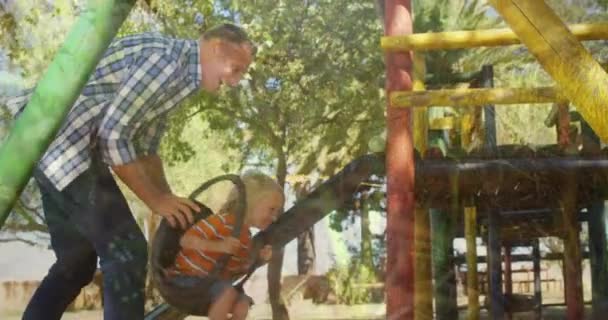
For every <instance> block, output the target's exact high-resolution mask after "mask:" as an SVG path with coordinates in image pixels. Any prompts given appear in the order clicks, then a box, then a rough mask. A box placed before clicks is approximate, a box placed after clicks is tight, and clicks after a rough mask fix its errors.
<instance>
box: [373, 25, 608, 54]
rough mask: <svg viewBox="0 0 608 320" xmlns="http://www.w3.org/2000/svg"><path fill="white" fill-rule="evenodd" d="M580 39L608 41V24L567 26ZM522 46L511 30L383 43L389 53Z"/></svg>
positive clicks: (416, 36) (421, 36)
mask: <svg viewBox="0 0 608 320" xmlns="http://www.w3.org/2000/svg"><path fill="white" fill-rule="evenodd" d="M568 28H569V29H570V32H572V34H573V35H574V36H575V37H576V38H577V39H578V40H581V41H583V40H605V39H608V23H597V24H575V25H570V26H568ZM514 44H521V41H520V40H519V38H518V37H517V34H516V33H514V32H513V31H512V30H511V29H508V28H503V29H487V30H472V31H448V32H434V33H431V32H429V33H416V34H412V35H407V36H387V37H383V38H382V40H381V41H380V45H381V46H382V49H384V50H387V51H409V50H413V51H421V50H441V49H464V48H477V47H496V46H508V45H514Z"/></svg>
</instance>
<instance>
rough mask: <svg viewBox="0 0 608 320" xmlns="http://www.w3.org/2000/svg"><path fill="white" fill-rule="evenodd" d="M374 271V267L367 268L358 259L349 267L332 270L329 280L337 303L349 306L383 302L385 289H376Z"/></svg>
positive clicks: (342, 266) (328, 276)
mask: <svg viewBox="0 0 608 320" xmlns="http://www.w3.org/2000/svg"><path fill="white" fill-rule="evenodd" d="M374 270H375V268H374V266H367V265H365V264H363V263H361V260H360V259H358V258H356V257H355V258H353V259H352V260H351V261H350V262H349V264H347V265H337V266H335V267H333V268H332V269H330V270H329V271H328V272H327V279H328V280H329V285H330V287H331V288H332V291H333V292H334V293H335V294H336V299H337V301H336V302H337V303H340V304H347V305H353V304H362V303H379V302H382V301H383V299H384V295H383V288H381V287H379V288H378V287H374V285H375V284H377V283H378V276H377V274H376V272H375V271H374Z"/></svg>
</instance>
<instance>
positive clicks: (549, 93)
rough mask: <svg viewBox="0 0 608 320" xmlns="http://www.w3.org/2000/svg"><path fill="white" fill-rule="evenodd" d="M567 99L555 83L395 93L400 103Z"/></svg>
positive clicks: (394, 100) (456, 104)
mask: <svg viewBox="0 0 608 320" xmlns="http://www.w3.org/2000/svg"><path fill="white" fill-rule="evenodd" d="M566 100H567V99H566V97H565V96H563V95H562V94H561V93H560V92H559V91H558V90H557V89H556V88H554V87H540V88H493V89H486V88H479V89H449V90H447V89H446V90H427V91H397V92H394V93H393V94H391V101H392V104H393V105H394V106H397V107H422V106H452V107H473V106H480V105H488V104H524V103H551V102H557V101H566Z"/></svg>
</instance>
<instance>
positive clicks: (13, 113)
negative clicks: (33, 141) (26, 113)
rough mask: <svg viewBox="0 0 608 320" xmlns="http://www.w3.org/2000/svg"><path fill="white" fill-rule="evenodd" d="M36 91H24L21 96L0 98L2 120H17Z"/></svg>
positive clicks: (0, 116)
mask: <svg viewBox="0 0 608 320" xmlns="http://www.w3.org/2000/svg"><path fill="white" fill-rule="evenodd" d="M33 92H34V89H33V88H31V89H27V90H24V91H22V92H21V93H20V94H19V95H16V96H9V97H6V98H1V97H0V119H2V118H4V117H9V118H13V119H15V118H17V117H18V116H19V115H20V114H21V112H23V110H24V109H25V106H26V105H27V103H28V102H29V101H30V98H31V97H32V93H33Z"/></svg>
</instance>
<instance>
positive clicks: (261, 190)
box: [219, 170, 284, 214]
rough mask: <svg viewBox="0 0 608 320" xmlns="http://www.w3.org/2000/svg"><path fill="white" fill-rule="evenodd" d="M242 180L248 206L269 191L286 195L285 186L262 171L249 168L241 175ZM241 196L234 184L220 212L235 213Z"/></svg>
mask: <svg viewBox="0 0 608 320" xmlns="http://www.w3.org/2000/svg"><path fill="white" fill-rule="evenodd" d="M241 180H242V181H243V184H244V185H245V193H246V194H247V204H248V206H251V204H252V203H255V202H256V201H258V200H259V199H260V196H261V195H263V194H265V193H268V192H277V193H279V194H281V195H282V196H284V193H283V188H282V187H281V186H280V185H279V183H278V182H277V181H276V180H275V179H273V178H271V177H269V176H268V175H266V174H264V173H262V172H259V171H255V170H248V171H246V172H245V173H243V174H242V175H241ZM239 196H240V195H239V192H238V190H237V188H236V186H233V187H232V188H231V189H230V192H229V194H228V198H227V199H226V202H225V203H224V205H223V206H222V207H221V208H220V210H219V214H228V213H235V211H236V207H237V204H238V199H239Z"/></svg>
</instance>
